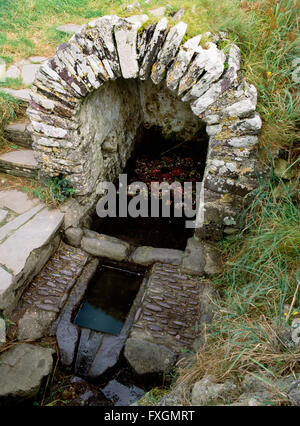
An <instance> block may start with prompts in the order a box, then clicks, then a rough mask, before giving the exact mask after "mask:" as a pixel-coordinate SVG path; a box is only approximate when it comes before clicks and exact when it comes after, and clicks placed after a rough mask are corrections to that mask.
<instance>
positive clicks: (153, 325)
mask: <svg viewBox="0 0 300 426" xmlns="http://www.w3.org/2000/svg"><path fill="white" fill-rule="evenodd" d="M147 328H149V329H150V330H153V331H162V328H161V327H159V325H155V324H148V325H147Z"/></svg>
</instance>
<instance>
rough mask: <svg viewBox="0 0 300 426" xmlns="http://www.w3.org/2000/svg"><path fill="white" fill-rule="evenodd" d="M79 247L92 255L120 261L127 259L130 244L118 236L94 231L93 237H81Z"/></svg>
mask: <svg viewBox="0 0 300 426" xmlns="http://www.w3.org/2000/svg"><path fill="white" fill-rule="evenodd" d="M90 232H91V231H90ZM95 234H96V235H95ZM81 248H82V249H83V250H85V251H86V252H87V253H89V254H91V255H93V256H99V257H105V258H108V259H113V260H119V261H122V260H126V259H127V256H128V254H129V249H130V245H129V244H128V243H125V242H124V241H122V240H119V239H118V238H114V237H110V236H108V235H104V234H97V233H94V236H93V238H91V237H83V238H82V240H81Z"/></svg>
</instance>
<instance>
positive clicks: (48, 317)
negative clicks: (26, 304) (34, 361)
mask: <svg viewBox="0 0 300 426" xmlns="http://www.w3.org/2000/svg"><path fill="white" fill-rule="evenodd" d="M55 318H56V314H55V313H54V312H47V311H44V310H39V311H37V310H34V311H30V310H28V311H26V312H25V314H24V315H23V317H22V318H21V319H20V320H19V324H18V340H37V339H40V338H41V337H43V335H44V334H45V333H46V331H47V330H48V329H49V328H50V325H51V324H52V322H53V321H54V320H55Z"/></svg>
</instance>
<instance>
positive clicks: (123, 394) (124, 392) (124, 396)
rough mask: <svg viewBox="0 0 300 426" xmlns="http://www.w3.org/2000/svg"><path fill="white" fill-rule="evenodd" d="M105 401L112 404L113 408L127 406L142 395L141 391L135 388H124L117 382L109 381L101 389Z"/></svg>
mask: <svg viewBox="0 0 300 426" xmlns="http://www.w3.org/2000/svg"><path fill="white" fill-rule="evenodd" d="M102 392H103V394H104V395H105V397H106V398H107V399H110V400H111V401H113V402H114V405H115V406H125V405H126V406H128V405H130V404H132V403H133V402H135V401H136V400H138V399H139V398H141V397H142V396H143V395H144V393H145V392H144V391H143V389H140V388H138V387H137V386H124V385H123V384H122V383H119V382H118V381H117V380H111V381H110V382H109V383H108V384H107V385H106V386H105V388H103V389H102Z"/></svg>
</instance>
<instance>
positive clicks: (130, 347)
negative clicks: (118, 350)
mask: <svg viewBox="0 0 300 426" xmlns="http://www.w3.org/2000/svg"><path fill="white" fill-rule="evenodd" d="M124 353H125V358H126V359H127V361H128V362H129V364H130V365H131V367H132V368H133V369H134V371H135V372H136V373H137V374H149V373H163V372H167V371H168V370H169V369H170V368H171V367H172V366H173V365H174V363H175V360H176V355H175V354H174V353H173V352H172V351H170V350H169V349H167V348H166V347H165V346H161V345H157V344H155V343H151V342H147V341H146V340H139V339H136V338H133V337H130V338H129V339H128V340H127V341H126V344H125V352H124Z"/></svg>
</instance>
